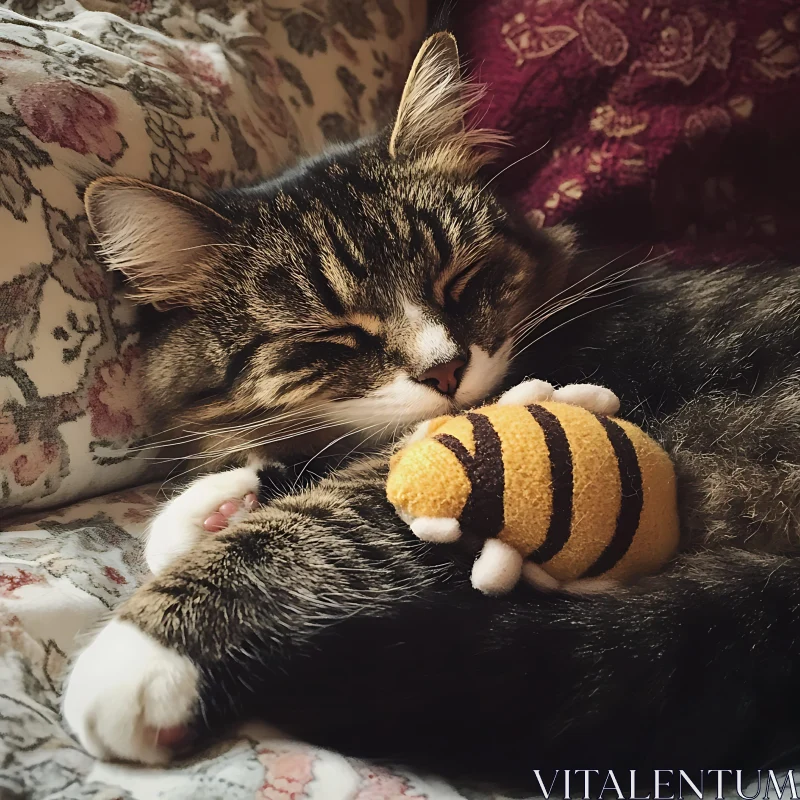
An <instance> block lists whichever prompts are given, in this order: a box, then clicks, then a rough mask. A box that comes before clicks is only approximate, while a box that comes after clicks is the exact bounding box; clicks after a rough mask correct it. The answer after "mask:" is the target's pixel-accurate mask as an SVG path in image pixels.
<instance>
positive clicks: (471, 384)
mask: <svg viewBox="0 0 800 800" xmlns="http://www.w3.org/2000/svg"><path fill="white" fill-rule="evenodd" d="M511 345H512V342H511V340H508V341H506V342H504V343H503V344H502V345H501V346H500V347H499V348H498V349H497V350H496V351H495V352H494V353H493V354H492V355H489V354H488V353H487V352H486V351H485V350H484V349H483V348H482V347H478V346H477V345H472V347H470V348H469V365H468V366H467V371H466V372H465V373H464V377H463V378H462V379H461V385H460V386H459V387H458V391H457V392H456V398H455V399H456V403H458V405H459V407H461V408H466V407H468V406H474V405H475V404H476V403H480V402H481V401H483V400H485V399H486V398H487V397H488V396H489V395H490V394H491V393H492V392H493V391H494V390H495V389H497V387H498V386H499V385H500V383H501V381H502V380H503V378H505V376H506V372H508V365H509V361H510V357H511Z"/></svg>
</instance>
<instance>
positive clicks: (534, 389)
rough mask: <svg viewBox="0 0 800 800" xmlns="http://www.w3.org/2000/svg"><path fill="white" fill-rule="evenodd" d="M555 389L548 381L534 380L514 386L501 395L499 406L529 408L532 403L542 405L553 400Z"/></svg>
mask: <svg viewBox="0 0 800 800" xmlns="http://www.w3.org/2000/svg"><path fill="white" fill-rule="evenodd" d="M554 391H555V390H554V389H553V386H552V384H549V383H548V382H547V381H540V380H538V379H536V378H532V379H531V380H529V381H523V382H522V383H518V384H517V385H516V386H512V387H511V388H510V389H509V390H508V391H506V392H503V394H501V395H500V399H499V400H498V401H497V405H499V406H527V405H529V404H530V403H541V402H543V401H545V400H551V399H552V398H553V393H554Z"/></svg>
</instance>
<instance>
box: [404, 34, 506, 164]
mask: <svg viewBox="0 0 800 800" xmlns="http://www.w3.org/2000/svg"><path fill="white" fill-rule="evenodd" d="M484 91H485V89H484V87H483V86H481V85H479V84H474V83H470V82H468V81H465V80H464V79H463V78H462V77H461V65H460V62H459V55H458V45H457V44H456V40H455V37H454V36H453V34H451V33H447V32H442V33H436V34H434V35H433V36H431V37H430V38H428V39H426V40H425V41H424V42H423V44H422V47H420V49H419V52H418V53H417V57H416V58H415V59H414V63H413V64H412V66H411V71H410V72H409V75H408V79H407V80H406V85H405V88H404V89H403V96H402V98H401V99H400V106H399V108H398V110H397V117H396V118H395V124H394V128H393V129H392V134H391V138H390V139H389V154H390V155H391V157H392V158H396V157H397V156H399V155H405V156H411V157H415V158H421V159H428V160H432V162H433V164H434V165H436V166H438V167H440V168H444V169H450V170H456V171H467V172H474V171H476V170H477V169H478V168H479V167H480V166H482V165H483V164H485V163H486V162H487V161H490V160H491V159H492V158H493V152H492V151H493V150H495V149H496V148H497V147H498V146H500V145H503V144H507V143H508V137H507V136H506V135H505V134H502V133H500V132H498V131H492V130H487V129H480V128H473V129H469V128H467V127H466V122H465V118H466V115H467V112H468V111H469V110H470V109H471V108H472V107H473V106H474V105H475V104H476V103H477V102H478V100H480V98H481V97H482V96H483V94H484Z"/></svg>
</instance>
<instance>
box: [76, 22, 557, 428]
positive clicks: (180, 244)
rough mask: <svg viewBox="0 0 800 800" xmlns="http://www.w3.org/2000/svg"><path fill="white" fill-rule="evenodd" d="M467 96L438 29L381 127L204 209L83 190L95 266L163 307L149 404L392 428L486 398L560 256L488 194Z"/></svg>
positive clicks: (102, 183) (98, 185)
mask: <svg viewBox="0 0 800 800" xmlns="http://www.w3.org/2000/svg"><path fill="white" fill-rule="evenodd" d="M475 96H476V92H475V89H474V87H470V86H469V85H468V84H465V83H464V82H463V81H462V79H461V75H460V69H459V62H458V52H457V49H456V45H455V41H454V39H453V38H452V36H450V35H449V34H438V35H436V36H434V37H432V38H431V39H429V40H427V41H426V42H425V44H424V45H423V46H422V49H421V50H420V52H419V54H418V56H417V58H416V60H415V62H414V65H413V67H412V69H411V73H410V75H409V78H408V82H407V84H406V87H405V91H404V93H403V97H402V101H401V104H400V107H399V110H398V113H397V117H396V120H395V123H394V125H393V127H392V129H391V130H390V131H387V132H385V133H384V134H381V135H378V136H375V137H372V138H369V139H365V140H362V141H359V142H355V143H353V144H351V145H347V146H341V147H337V148H333V149H331V150H329V151H328V152H327V153H325V154H323V155H321V156H319V157H316V158H313V159H310V160H308V161H305V162H303V163H301V164H300V165H299V166H297V167H294V168H292V169H290V170H289V171H287V172H285V173H284V174H282V175H280V176H278V177H277V178H274V179H272V180H269V181H267V182H266V183H263V184H260V185H258V186H255V187H253V188H251V189H246V190H237V191H230V192H224V193H221V194H219V195H217V196H215V197H213V198H211V199H210V200H208V201H207V204H201V203H198V202H197V201H195V200H192V199H189V198H187V197H184V196H182V195H179V194H176V193H173V192H170V191H167V190H164V189H160V188H156V187H153V186H149V185H147V184H144V183H141V182H137V181H133V180H128V179H120V178H105V179H101V180H99V181H96V182H95V183H94V184H92V185H91V186H90V187H89V189H88V191H87V194H86V205H87V211H88V215H89V219H90V221H91V224H92V227H93V228H94V230H95V232H96V233H97V235H98V238H99V240H100V243H101V245H102V247H103V250H104V252H105V254H106V256H107V258H108V260H109V262H110V264H111V265H112V266H114V267H116V268H118V269H120V270H122V271H123V272H124V273H125V274H126V276H127V277H128V279H129V281H130V283H131V284H132V286H133V288H134V293H135V294H134V296H135V297H136V298H137V299H138V300H140V301H142V302H145V303H150V304H153V305H154V306H155V307H156V308H158V309H161V310H162V311H164V312H166V313H163V314H161V315H160V317H161V321H160V322H159V323H158V326H157V327H158V329H159V330H158V334H157V335H156V336H154V337H152V338H151V341H150V349H149V357H148V360H147V364H148V366H147V376H146V379H147V383H148V387H149V390H150V392H151V394H152V395H153V397H154V400H155V403H156V404H157V405H161V406H165V405H166V406H168V407H171V408H172V409H179V410H181V411H185V410H187V409H190V408H192V407H196V408H198V409H202V414H203V415H204V416H205V418H206V419H208V420H210V419H213V418H218V419H223V418H225V419H230V418H233V417H236V416H245V415H264V414H270V413H272V412H273V410H275V412H276V413H277V410H278V409H286V408H298V407H305V408H312V407H313V408H320V407H324V409H325V415H327V418H328V419H330V420H332V421H335V422H341V423H344V424H346V425H348V426H351V427H356V426H367V425H373V426H380V427H383V426H386V428H387V429H388V430H389V432H390V433H391V431H392V430H393V429H394V428H395V427H396V426H397V425H403V424H407V423H410V422H413V421H416V420H420V419H426V418H429V417H433V416H437V415H440V414H444V413H449V412H452V411H453V410H455V409H457V408H463V407H465V406H469V405H473V404H475V403H478V402H480V401H481V400H483V399H484V398H486V397H487V396H488V395H490V394H491V393H492V392H493V391H494V390H495V389H497V388H498V386H499V384H500V383H501V381H502V380H503V378H504V376H505V375H506V373H507V371H508V368H509V361H510V358H511V351H512V343H513V331H514V327H515V325H516V324H517V323H518V322H519V321H520V320H522V319H523V318H524V317H525V316H526V315H527V314H528V313H529V312H530V311H531V309H532V308H533V307H534V305H535V304H536V303H537V302H538V300H539V299H541V294H540V292H539V291H538V290H537V286H536V282H537V281H540V280H541V279H542V274H543V272H544V271H546V270H547V269H548V268H552V267H553V266H554V264H555V262H557V261H558V259H559V258H560V257H561V256H562V255H563V247H561V246H560V245H559V244H558V243H556V242H555V241H554V240H553V239H552V238H551V237H550V236H549V235H547V234H546V233H544V232H540V231H535V230H533V229H532V228H530V227H528V226H527V225H526V224H525V223H524V222H523V221H522V220H521V219H519V218H516V217H514V216H513V215H511V214H510V213H509V212H508V211H507V210H506V208H505V207H504V206H503V205H502V204H501V203H500V202H499V201H498V200H497V199H496V197H495V196H494V195H493V193H492V191H491V188H490V187H488V186H487V178H486V177H485V176H484V175H483V174H482V171H481V168H482V167H483V165H484V164H485V163H486V162H487V153H488V150H489V149H490V148H491V147H492V146H494V145H497V144H498V143H499V141H500V139H501V137H499V136H498V135H497V134H494V133H492V132H488V131H480V130H469V129H468V128H466V127H465V124H464V115H465V112H466V111H467V110H468V108H469V106H470V104H471V102H473V101H474V99H475Z"/></svg>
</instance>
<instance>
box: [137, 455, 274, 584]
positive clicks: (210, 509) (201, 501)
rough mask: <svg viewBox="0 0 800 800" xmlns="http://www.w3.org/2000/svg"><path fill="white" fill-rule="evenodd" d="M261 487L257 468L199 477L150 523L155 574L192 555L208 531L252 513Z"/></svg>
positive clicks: (147, 553) (149, 556)
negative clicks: (194, 548) (198, 541)
mask: <svg viewBox="0 0 800 800" xmlns="http://www.w3.org/2000/svg"><path fill="white" fill-rule="evenodd" d="M258 487H259V478H258V471H257V468H256V466H251V467H240V468H238V469H231V470H227V471H225V472H215V473H212V474H211V475H205V476H203V477H202V478H198V480H196V481H195V482H194V483H192V484H190V485H189V486H188V487H187V488H186V489H184V491H183V492H181V493H180V494H179V495H178V496H177V497H175V498H173V499H172V500H171V501H170V502H169V503H167V504H166V505H165V506H164V507H163V508H162V509H161V511H160V512H159V513H158V514H157V516H156V517H155V518H154V519H153V521H152V522H151V523H150V533H149V536H148V539H147V544H146V546H145V551H144V557H145V561H147V565H148V566H149V567H150V570H151V571H152V572H153V574H156V575H157V574H158V573H159V572H162V571H163V570H164V569H165V568H166V567H168V566H169V565H170V564H171V563H172V562H173V561H175V559H176V558H179V557H180V556H182V555H184V554H185V553H188V552H189V550H191V549H192V547H193V546H194V544H195V542H196V541H197V540H198V538H199V537H201V536H202V535H203V533H204V532H209V533H217V532H219V531H221V530H224V529H225V528H226V527H227V526H228V525H230V524H232V523H233V522H236V520H237V515H239V514H242V515H244V514H245V513H246V512H247V511H248V510H250V509H249V508H248V503H249V505H250V506H251V507H252V508H254V507H255V505H254V503H257V500H255V498H256V493H257V492H258ZM248 498H249V500H248ZM223 509H224V510H223Z"/></svg>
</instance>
